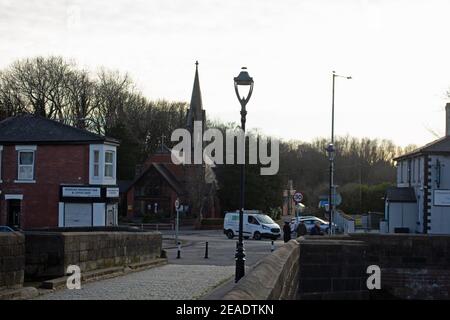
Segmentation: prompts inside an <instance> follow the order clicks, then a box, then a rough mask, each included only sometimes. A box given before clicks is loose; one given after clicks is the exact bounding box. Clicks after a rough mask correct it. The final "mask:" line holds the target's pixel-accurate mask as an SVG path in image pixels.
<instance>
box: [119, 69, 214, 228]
mask: <svg viewBox="0 0 450 320" xmlns="http://www.w3.org/2000/svg"><path fill="white" fill-rule="evenodd" d="M194 121H201V122H202V127H203V131H204V130H205V128H206V112H205V110H204V109H203V103H202V95H201V90H200V80H199V75H198V62H196V68H195V78H194V86H193V89H192V96H191V103H190V106H189V110H188V113H187V116H186V125H185V126H186V129H187V130H189V131H190V132H191V136H193V135H192V133H193V130H194ZM121 191H122V193H123V194H124V197H123V199H124V200H123V202H126V203H123V205H124V206H125V207H126V214H127V217H128V218H130V219H135V218H140V217H143V216H145V215H150V216H151V215H157V214H159V215H160V216H164V217H170V218H173V217H175V215H176V210H175V206H174V203H175V200H176V199H177V198H178V199H179V202H180V208H181V213H182V215H181V216H182V217H183V218H186V219H196V220H198V221H200V220H202V219H205V218H219V217H221V216H222V214H221V212H220V205H219V200H218V197H217V194H216V191H217V182H216V178H215V174H214V170H213V168H212V167H211V166H210V165H207V164H174V163H173V162H172V159H171V149H170V148H169V147H167V146H166V145H165V144H164V142H161V146H160V147H159V148H158V150H157V151H156V152H155V153H154V154H152V155H150V156H149V157H148V159H147V160H146V161H145V163H144V164H143V165H142V166H141V169H140V170H139V172H138V173H137V175H136V177H135V179H134V180H133V181H132V182H130V183H128V184H127V185H126V186H124V187H123V188H122V190H121Z"/></svg>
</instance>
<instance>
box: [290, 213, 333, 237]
mask: <svg viewBox="0 0 450 320" xmlns="http://www.w3.org/2000/svg"><path fill="white" fill-rule="evenodd" d="M298 221H299V222H300V221H303V222H304V223H305V226H306V230H308V233H309V232H311V229H312V228H313V227H314V225H315V224H316V222H319V223H320V230H322V232H323V233H328V229H329V226H330V223H329V222H328V221H325V220H323V219H320V218H318V217H315V216H302V217H298ZM333 225H334V228H336V225H335V224H334V223H333ZM297 226H298V224H297V218H292V219H291V230H292V232H295V231H296V230H297Z"/></svg>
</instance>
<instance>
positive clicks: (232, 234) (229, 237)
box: [227, 230, 234, 239]
mask: <svg viewBox="0 0 450 320" xmlns="http://www.w3.org/2000/svg"><path fill="white" fill-rule="evenodd" d="M227 237H228V239H233V238H234V233H233V231H232V230H228V231H227Z"/></svg>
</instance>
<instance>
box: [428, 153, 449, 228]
mask: <svg viewBox="0 0 450 320" xmlns="http://www.w3.org/2000/svg"><path fill="white" fill-rule="evenodd" d="M430 159H431V170H430V173H431V183H430V186H431V215H430V224H429V226H430V230H428V233H430V234H450V206H445V207H441V206H435V205H434V190H438V189H441V190H448V189H450V157H449V156H431V157H430ZM436 160H439V161H440V164H441V175H440V177H441V178H440V185H439V188H438V184H437V183H436V178H437V176H436Z"/></svg>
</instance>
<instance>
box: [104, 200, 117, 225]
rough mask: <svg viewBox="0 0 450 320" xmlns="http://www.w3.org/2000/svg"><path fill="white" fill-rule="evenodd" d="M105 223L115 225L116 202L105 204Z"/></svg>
mask: <svg viewBox="0 0 450 320" xmlns="http://www.w3.org/2000/svg"><path fill="white" fill-rule="evenodd" d="M106 225H107V226H115V225H117V203H115V204H108V205H106Z"/></svg>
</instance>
